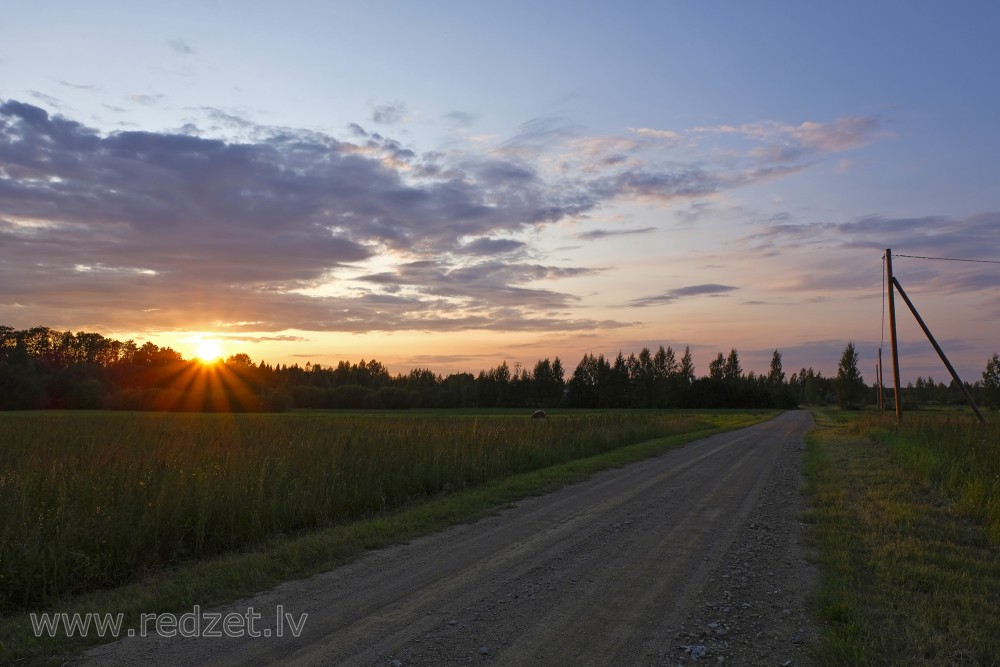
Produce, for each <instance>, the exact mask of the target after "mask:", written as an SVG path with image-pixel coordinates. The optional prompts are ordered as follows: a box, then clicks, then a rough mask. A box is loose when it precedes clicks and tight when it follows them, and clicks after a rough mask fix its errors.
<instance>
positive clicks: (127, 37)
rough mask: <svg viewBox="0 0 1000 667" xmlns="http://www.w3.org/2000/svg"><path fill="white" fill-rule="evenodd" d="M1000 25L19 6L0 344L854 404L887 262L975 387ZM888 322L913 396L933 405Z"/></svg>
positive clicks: (1, 211)
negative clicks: (42, 331) (741, 388)
mask: <svg viewBox="0 0 1000 667" xmlns="http://www.w3.org/2000/svg"><path fill="white" fill-rule="evenodd" d="M998 25H1000V5H998V4H997V3H994V2H982V1H978V0H970V1H967V2H962V3H945V2H928V1H923V0H921V1H918V2H913V1H905V2H904V1H898V2H892V1H878V0H876V1H874V2H872V1H866V2H855V1H840V2H836V3H834V2H829V3H814V2H810V3H804V2H798V1H788V2H784V1H782V2H778V1H770V0H761V1H759V2H743V1H728V2H727V1H722V0H720V1H713V2H696V1H694V0H690V1H676V2H669V1H661V2H629V1H625V2H617V3H613V4H612V3H596V2H578V3H566V2H543V1H539V0H534V1H532V2H521V1H520V0H516V1H509V2H505V3H469V2H457V1H456V2H451V1H447V2H446V1H440V2H423V3H405V2H389V1H383V0H364V1H358V2H354V1H339V2H303V1H299V0H289V1H286V2H283V3H280V4H279V3H270V2H267V3H265V2H245V1H240V2H236V1H232V2H229V1H224V0H215V1H212V0H206V1H202V2H190V1H186V0H175V1H173V2H170V3H160V2H149V3H134V2H125V1H122V2H112V1H105V0H95V1H94V2H88V3H80V2H50V1H46V0H33V1H32V2H21V1H19V0H13V1H12V2H10V3H7V5H6V6H5V10H4V29H3V39H2V40H0V323H2V324H7V325H10V326H14V327H15V328H27V327H31V326H37V325H41V326H48V327H52V328H54V329H59V330H72V331H96V332H99V333H102V334H104V335H106V336H110V337H114V338H119V339H122V340H126V339H133V340H136V341H137V342H143V341H147V340H149V341H153V342H154V343H156V344H158V345H166V346H170V347H173V348H174V349H176V350H178V351H179V352H181V353H182V354H184V355H185V356H186V357H191V356H193V355H194V354H195V351H196V350H197V348H198V346H199V344H200V342H202V341H205V340H214V341H217V342H218V343H219V344H220V345H221V346H222V349H223V353H224V354H235V353H237V352H245V353H247V354H249V355H250V356H251V358H253V359H254V360H255V361H259V360H265V361H267V362H268V363H286V364H293V363H298V364H300V365H304V364H305V363H307V362H310V363H314V364H315V363H321V364H324V365H328V364H336V363H337V362H338V361H339V360H342V359H344V360H350V361H358V360H361V359H372V358H375V359H378V360H379V361H382V362H383V363H384V364H386V365H387V366H388V367H389V369H390V371H391V372H393V373H397V372H399V373H406V372H408V371H409V370H410V369H412V368H418V367H419V368H430V369H432V370H434V371H435V372H437V373H442V374H447V373H451V372H462V371H468V372H473V373H477V372H478V371H479V370H482V369H488V368H491V367H494V366H496V365H498V364H499V363H500V362H501V361H507V363H508V364H509V365H511V366H513V365H516V364H523V365H524V367H526V368H531V367H532V366H533V365H534V363H535V362H536V361H537V360H539V359H543V358H553V357H556V356H558V357H560V358H561V359H562V361H563V364H564V366H566V367H567V368H568V369H569V370H570V371H571V370H572V368H573V367H575V365H576V363H577V362H578V361H579V360H580V358H581V357H582V356H583V355H584V354H585V353H593V354H604V355H605V356H608V357H612V358H613V357H614V356H615V355H617V353H618V352H619V351H621V352H623V353H624V354H625V355H626V356H627V355H628V354H629V353H638V352H639V351H640V350H641V349H642V348H643V347H649V348H651V349H653V350H654V351H655V349H656V347H658V346H659V345H663V346H668V345H669V346H671V347H673V348H674V350H675V351H678V353H679V352H680V351H682V350H683V349H684V347H686V346H689V347H690V348H691V352H692V355H693V357H694V361H695V365H696V371H697V372H698V374H699V375H702V374H706V373H707V369H708V363H709V361H711V360H712V359H713V358H714V357H715V356H716V354H718V353H719V352H723V353H727V354H728V352H729V350H730V349H733V348H735V349H737V350H738V352H739V356H740V359H741V362H742V365H743V369H744V371H751V370H753V371H755V372H758V373H759V372H762V371H763V372H766V370H767V367H768V363H769V361H770V358H771V352H772V351H773V350H774V349H778V350H779V351H781V353H782V358H783V364H784V368H785V370H786V373H787V374H789V375H790V374H791V373H792V372H794V371H797V370H798V369H800V368H803V367H810V366H811V367H813V368H815V369H816V370H819V371H821V372H823V373H824V374H825V375H831V374H835V373H836V368H837V363H838V361H839V359H840V355H841V352H842V351H843V349H844V347H845V345H846V344H847V342H848V341H853V342H854V343H855V345H856V347H857V349H858V352H859V355H860V359H859V367H860V369H861V372H862V374H863V375H864V376H865V378H866V380H868V381H870V382H871V381H874V376H875V360H876V358H877V352H878V348H879V347H880V346H884V350H885V355H886V360H887V361H886V363H888V340H889V336H888V329H887V323H886V322H885V319H884V310H885V305H884V304H885V300H884V289H883V260H882V257H883V255H884V252H885V249H886V248H891V249H892V252H893V254H894V255H895V256H896V257H895V258H894V262H893V265H894V269H895V274H896V277H897V278H898V279H899V281H900V283H901V284H902V285H903V287H904V288H905V289H906V291H907V293H908V295H909V296H910V297H911V299H912V300H913V301H914V303H915V305H916V306H917V308H918V309H919V310H920V313H921V315H922V316H923V318H924V320H925V321H926V322H927V324H928V326H929V327H930V328H931V330H932V332H933V333H934V335H935V337H936V338H937V339H938V341H939V342H940V343H941V346H942V347H943V348H944V350H945V352H946V353H947V354H948V355H949V357H950V358H951V360H952V361H953V363H954V364H955V366H956V367H957V368H958V370H959V372H960V374H961V375H962V377H963V379H965V380H968V381H975V380H976V379H979V378H980V376H981V373H982V370H983V368H984V367H985V365H986V362H987V360H988V359H989V357H990V356H991V355H992V354H993V353H994V352H997V351H1000V341H998V339H997V335H996V331H997V330H998V326H997V324H998V321H1000V264H996V263H991V262H998V261H1000V252H998V245H1000V243H998V242H1000V201H998V198H1000V189H998V187H997V185H998V176H1000V167H998V163H997V159H996V156H997V155H998V153H1000V129H998V125H997V122H996V119H997V118H998V117H1000V114H998V111H1000V87H998V86H997V85H996V80H997V79H996V72H997V70H998V65H1000V52H998V51H997V50H996V48H995V35H996V30H997V28H998ZM898 255H910V256H912V257H899V256H898ZM916 257H945V258H955V259H973V260H979V261H978V262H952V261H940V260H929V259H917V258H916ZM897 309H898V320H899V338H900V365H901V375H902V376H903V378H904V382H906V381H907V380H914V379H915V378H916V377H917V376H918V375H919V376H923V377H927V376H932V377H934V379H935V380H939V381H941V380H945V379H946V378H947V371H946V370H945V368H944V367H943V365H942V364H941V362H940V361H939V360H938V359H937V357H936V355H935V353H934V352H933V350H932V348H931V347H930V345H929V343H927V341H926V339H924V337H923V334H922V333H921V332H920V330H919V329H918V328H917V326H916V324H915V323H914V322H913V319H912V317H910V316H909V313H908V312H907V311H906V308H905V306H904V305H903V304H902V302H901V301H899V300H898V299H897ZM886 376H887V377H889V376H888V373H887V375H886Z"/></svg>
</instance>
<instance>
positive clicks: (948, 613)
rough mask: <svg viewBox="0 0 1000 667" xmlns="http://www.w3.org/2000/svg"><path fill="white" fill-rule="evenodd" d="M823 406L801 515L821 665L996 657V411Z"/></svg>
mask: <svg viewBox="0 0 1000 667" xmlns="http://www.w3.org/2000/svg"><path fill="white" fill-rule="evenodd" d="M992 417H993V419H992V420H991V421H989V423H987V424H986V425H983V426H980V425H979V424H978V423H977V422H976V421H975V419H974V418H973V417H972V415H971V413H955V412H952V413H947V412H943V413H937V414H928V413H907V414H905V415H904V419H903V422H902V424H899V425H897V424H896V423H895V420H894V418H893V417H879V416H876V415H873V414H865V415H858V414H855V415H849V414H847V413H837V412H821V413H819V414H818V415H817V422H818V424H819V428H818V429H817V430H816V431H814V432H813V433H812V434H810V436H809V438H808V449H807V459H806V474H807V478H808V486H809V491H810V494H811V496H812V509H811V510H810V511H809V512H808V513H807V515H806V517H805V518H806V520H807V521H808V522H809V523H810V524H812V535H813V537H814V538H815V543H816V546H817V548H818V557H819V559H820V563H821V565H822V566H823V584H822V586H821V589H820V591H819V592H818V594H817V596H816V609H817V612H818V614H819V616H820V618H821V619H822V620H823V621H825V630H824V636H823V638H822V642H821V644H820V646H819V647H818V648H817V651H816V657H817V663H818V664H822V665H995V664H998V662H1000V634H998V632H997V629H998V626H997V620H996V601H997V600H1000V422H998V421H997V419H996V416H995V415H993V416H992Z"/></svg>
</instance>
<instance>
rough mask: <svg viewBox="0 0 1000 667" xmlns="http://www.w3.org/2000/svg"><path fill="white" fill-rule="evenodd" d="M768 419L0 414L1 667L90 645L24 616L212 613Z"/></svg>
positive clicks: (711, 415)
mask: <svg viewBox="0 0 1000 667" xmlns="http://www.w3.org/2000/svg"><path fill="white" fill-rule="evenodd" d="M771 414H774V413H773V412H766V411H762V412H756V413H752V414H750V413H745V412H744V413H738V412H729V411H719V412H699V413H697V414H671V413H663V412H661V413H654V412H649V411H646V412H640V413H624V412H580V413H571V412H567V413H566V414H559V415H554V416H552V415H550V417H549V418H548V419H546V420H531V419H529V418H528V417H527V416H526V415H524V414H503V413H499V414H498V413H490V414H454V413H422V414H421V413H416V414H412V413H411V414H403V415H401V414H399V413H393V414H377V413H374V414H373V413H368V414H353V415H352V414H344V413H338V414H330V413H319V414H316V413H313V414H309V413H304V414H300V413H293V414H284V415H198V414H143V413H132V414H123V413H21V414H4V415H0V433H2V434H3V435H2V436H0V438H2V440H0V470H2V473H0V474H2V478H0V526H2V530H3V535H2V540H0V549H2V551H0V573H2V576H3V580H2V581H3V586H4V595H5V600H6V605H7V610H6V611H5V612H4V614H3V615H2V617H0V663H3V662H5V661H13V660H17V661H19V663H18V664H22V661H27V662H39V661H40V662H41V663H42V664H50V663H53V664H59V663H60V661H61V660H62V657H63V656H64V654H65V652H66V651H71V650H73V649H74V648H77V647H79V646H82V645H85V644H87V643H93V642H94V641H99V640H98V639H96V638H94V637H89V638H87V639H80V638H69V637H55V638H48V637H36V636H35V635H34V634H33V633H32V631H31V626H30V623H29V620H28V614H27V610H32V609H39V610H48V611H59V612H69V613H73V612H80V613H87V612H91V611H100V612H102V613H123V614H124V615H125V617H126V620H127V621H129V620H134V619H135V618H136V617H138V615H139V614H140V613H145V612H150V611H165V610H171V609H177V608H182V609H183V608H185V607H190V604H191V601H192V600H196V601H198V602H199V603H200V604H202V605H205V606H207V605H210V604H219V603H221V602H224V601H227V600H231V599H235V598H237V597H241V596H244V595H247V594H250V593H253V592H255V591H257V590H261V589H263V588H266V587H269V586H271V585H274V584H275V583H277V582H279V581H281V580H282V579H285V578H289V577H302V576H308V575H309V574H312V573H314V572H317V571H321V570H322V569H326V568H329V567H332V566H334V565H336V564H337V563H341V562H346V561H347V560H350V559H352V558H353V557H355V556H356V555H357V554H358V553H360V552H361V551H362V550H363V549H365V548H373V547H379V546H383V545H386V544H390V543H392V542H395V541H400V540H406V539H410V538H412V537H414V536H416V535H418V534H421V533H423V532H427V531H429V530H433V529H436V528H440V527H443V526H445V525H448V524H450V523H454V522H457V521H467V520H472V519H475V518H477V517H479V516H482V515H484V514H486V513H489V512H491V511H493V510H494V509H495V508H497V507H499V506H502V505H503V504H504V503H508V502H511V501H513V500H516V499H518V498H521V497H524V496H526V495H531V494H534V493H541V492H545V491H548V490H552V489H554V488H557V487H558V486H560V485H562V484H565V483H567V482H572V481H575V480H579V479H583V478H585V477H587V476H588V475H590V474H592V473H593V472H595V471H597V470H599V469H601V468H605V467H609V466H615V465H622V464H624V463H628V462H630V461H634V460H638V459H641V458H645V457H647V456H652V455H655V454H658V453H660V452H663V451H666V450H667V449H670V448H673V447H677V446H680V445H682V444H683V443H685V442H688V441H690V440H693V439H696V438H699V437H704V436H707V435H710V434H712V433H717V432H720V431H723V430H729V429H733V428H739V427H742V426H748V425H750V424H753V423H756V422H759V421H761V420H763V419H766V418H767V417H768V416H770V415H771ZM85 577H86V579H84V578H85ZM82 581H86V582H87V584H86V586H84V585H82V584H81V582H82Z"/></svg>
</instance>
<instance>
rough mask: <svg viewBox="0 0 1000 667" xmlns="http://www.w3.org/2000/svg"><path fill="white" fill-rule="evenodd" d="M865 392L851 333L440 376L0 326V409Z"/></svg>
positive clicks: (528, 402) (700, 402)
mask: <svg viewBox="0 0 1000 667" xmlns="http://www.w3.org/2000/svg"><path fill="white" fill-rule="evenodd" d="M994 356H995V355H994ZM996 366H997V371H998V372H1000V362H997V364H996ZM904 396H905V394H904ZM874 400H875V394H874V389H873V388H871V387H868V386H867V385H865V384H864V381H863V379H862V377H861V375H860V373H859V372H858V371H857V353H856V351H855V350H854V346H853V343H849V344H848V347H847V348H845V351H844V356H843V357H842V358H841V364H840V367H839V368H838V374H837V376H835V377H824V376H823V375H822V374H821V373H819V372H816V371H814V370H813V369H812V368H808V369H806V368H803V369H801V370H800V371H799V372H797V373H792V374H791V376H790V377H788V378H786V376H785V372H784V369H783V367H782V358H781V353H780V352H779V351H778V350H774V352H773V354H772V358H771V364H770V368H769V370H768V372H767V373H766V374H760V375H757V374H755V373H754V372H753V371H751V372H749V373H744V371H743V368H742V366H741V363H740V359H739V353H738V352H737V350H736V349H732V350H730V352H729V354H728V355H724V354H722V353H721V352H720V353H719V354H718V355H717V356H716V358H715V359H713V360H712V361H710V363H709V364H708V373H707V374H706V375H702V376H699V375H698V374H697V373H696V370H695V364H694V360H693V358H692V355H691V350H690V348H688V347H686V348H685V349H684V351H683V352H682V353H681V354H680V355H678V354H677V353H675V351H674V350H673V349H672V347H670V346H666V347H664V346H662V345H661V346H659V347H658V348H657V349H656V350H655V351H652V350H650V349H648V348H643V349H642V350H641V351H640V352H639V353H638V354H629V355H628V356H625V355H624V354H622V353H619V354H618V355H617V356H616V357H615V358H614V359H613V360H612V359H608V358H606V357H604V355H596V356H595V355H593V354H586V355H584V357H583V358H582V359H581V360H580V362H579V363H578V364H577V365H576V367H575V368H574V369H573V370H572V372H568V371H567V369H566V368H565V367H564V366H563V363H562V361H561V360H560V359H559V358H558V357H555V358H554V359H549V358H546V359H541V360H539V361H538V362H536V363H535V364H534V365H533V366H531V367H530V368H529V367H522V366H521V365H520V364H515V365H514V367H513V368H512V367H511V366H510V365H508V363H507V362H506V361H503V362H501V363H500V364H499V365H498V366H496V367H494V368H490V369H489V370H482V371H480V372H479V374H478V375H473V374H472V373H452V374H450V375H447V376H442V375H439V374H435V373H434V372H432V371H431V370H429V369H426V368H416V369H413V370H411V371H410V372H409V373H407V374H396V375H392V374H390V373H389V371H388V370H387V369H386V367H385V366H384V365H383V364H382V363H381V362H379V361H376V360H374V359H373V360H370V361H365V360H362V361H360V362H357V363H351V362H348V361H341V362H339V363H338V364H337V365H335V366H333V365H329V366H326V365H322V364H312V363H307V364H305V366H299V365H298V364H293V365H291V366H288V365H286V364H280V365H271V364H268V363H266V362H264V361H260V362H259V363H254V361H253V360H252V359H251V358H250V356H249V355H247V354H245V353H239V354H234V355H232V356H230V357H228V358H227V359H226V360H225V361H224V362H220V363H218V364H215V365H209V366H207V365H204V364H202V363H200V362H198V361H194V360H186V359H184V358H183V357H182V355H181V354H180V353H178V352H176V351H175V350H173V349H171V348H169V347H159V346H157V345H155V344H154V343H151V342H146V343H144V344H142V345H141V346H139V345H136V343H135V342H133V341H131V340H129V341H124V342H122V341H118V340H114V339H111V338H106V337H104V336H102V335H100V334H96V333H85V332H78V333H72V332H70V331H57V330H54V329H49V328H47V327H34V328H31V329H24V330H16V329H14V328H12V327H9V326H0V409H6V410H16V409H22V410H23V409H42V408H69V409H119V410H186V411H284V410H288V409H292V408H299V409H330V408H349V409H407V408H417V407H424V408H494V407H500V408H532V409H536V408H556V407H571V408H630V409H634V408H640V409H641V408H794V407H796V406H797V405H823V404H829V403H834V402H839V403H840V404H841V405H843V406H844V407H858V406H860V405H862V404H865V403H871V402H874Z"/></svg>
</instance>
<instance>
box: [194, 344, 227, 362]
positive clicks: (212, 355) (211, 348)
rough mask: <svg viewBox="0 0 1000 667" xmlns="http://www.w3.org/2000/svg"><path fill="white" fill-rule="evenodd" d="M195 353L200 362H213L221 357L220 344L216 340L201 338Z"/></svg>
mask: <svg viewBox="0 0 1000 667" xmlns="http://www.w3.org/2000/svg"><path fill="white" fill-rule="evenodd" d="M196 354H197V356H198V360H199V361H200V362H201V363H203V364H214V363H216V362H218V361H219V359H220V358H221V357H222V346H221V345H220V344H219V341H217V340H203V341H201V342H200V343H198V348H197V352H196Z"/></svg>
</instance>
